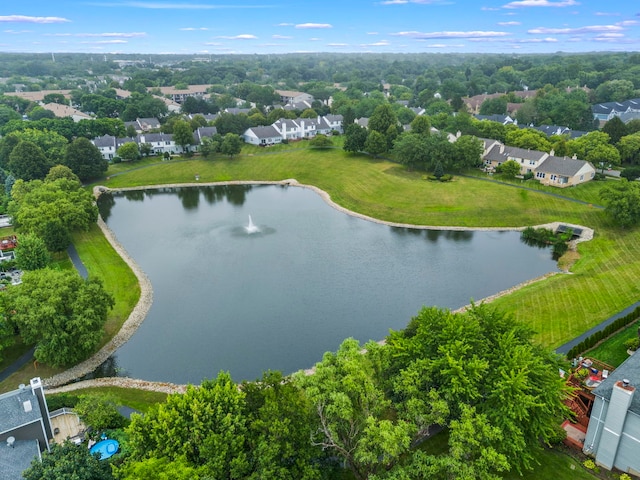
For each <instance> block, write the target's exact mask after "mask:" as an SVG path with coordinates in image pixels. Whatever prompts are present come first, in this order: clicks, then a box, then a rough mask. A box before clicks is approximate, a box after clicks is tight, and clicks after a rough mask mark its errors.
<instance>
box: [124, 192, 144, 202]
mask: <svg viewBox="0 0 640 480" xmlns="http://www.w3.org/2000/svg"><path fill="white" fill-rule="evenodd" d="M144 194H145V191H144V190H127V191H126V192H123V195H124V198H126V199H127V200H131V201H134V202H143V201H144Z"/></svg>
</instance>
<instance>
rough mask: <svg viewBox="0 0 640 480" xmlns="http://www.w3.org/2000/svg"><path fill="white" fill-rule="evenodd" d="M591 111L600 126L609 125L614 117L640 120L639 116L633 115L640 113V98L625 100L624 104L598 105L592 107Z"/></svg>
mask: <svg viewBox="0 0 640 480" xmlns="http://www.w3.org/2000/svg"><path fill="white" fill-rule="evenodd" d="M591 111H592V113H593V118H594V119H595V120H598V122H599V124H600V126H602V125H604V124H605V123H607V122H608V121H609V120H611V119H612V118H613V117H620V118H621V119H624V120H627V121H631V120H632V119H633V118H638V116H636V115H631V114H637V113H640V98H633V99H631V100H625V101H624V102H604V103H597V104H595V105H593V106H592V107H591ZM624 120H623V121H624Z"/></svg>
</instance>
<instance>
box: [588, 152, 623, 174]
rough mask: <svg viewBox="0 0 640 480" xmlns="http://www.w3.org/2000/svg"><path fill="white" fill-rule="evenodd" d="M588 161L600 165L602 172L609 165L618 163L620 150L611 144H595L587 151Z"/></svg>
mask: <svg viewBox="0 0 640 480" xmlns="http://www.w3.org/2000/svg"><path fill="white" fill-rule="evenodd" d="M585 160H587V161H588V162H591V163H593V164H594V165H595V166H596V167H598V166H600V168H601V169H602V173H604V169H605V168H607V167H609V166H611V165H620V152H618V150H616V148H615V147H614V146H613V145H596V146H595V147H593V148H592V149H591V150H589V152H588V153H587V158H585Z"/></svg>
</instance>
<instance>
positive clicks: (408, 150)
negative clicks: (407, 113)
mask: <svg viewBox="0 0 640 480" xmlns="http://www.w3.org/2000/svg"><path fill="white" fill-rule="evenodd" d="M418 118H420V117H418ZM425 138H426V137H425V136H424V134H419V133H409V132H407V133H403V134H402V135H400V137H398V139H397V140H396V142H395V144H394V146H393V150H392V153H393V156H394V158H395V159H396V160H397V161H399V162H400V163H402V164H403V165H406V166H407V168H408V169H409V170H413V169H415V168H425V164H426V163H427V155H428V146H427V142H426V140H425Z"/></svg>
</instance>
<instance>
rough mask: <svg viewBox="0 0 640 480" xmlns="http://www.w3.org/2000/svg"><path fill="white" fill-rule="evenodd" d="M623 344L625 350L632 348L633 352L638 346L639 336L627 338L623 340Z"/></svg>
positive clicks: (639, 343)
mask: <svg viewBox="0 0 640 480" xmlns="http://www.w3.org/2000/svg"><path fill="white" fill-rule="evenodd" d="M624 346H625V348H626V349H627V350H633V351H634V352H635V351H636V350H637V349H638V348H640V338H639V337H635V338H630V339H629V340H627V341H626V342H624Z"/></svg>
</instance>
